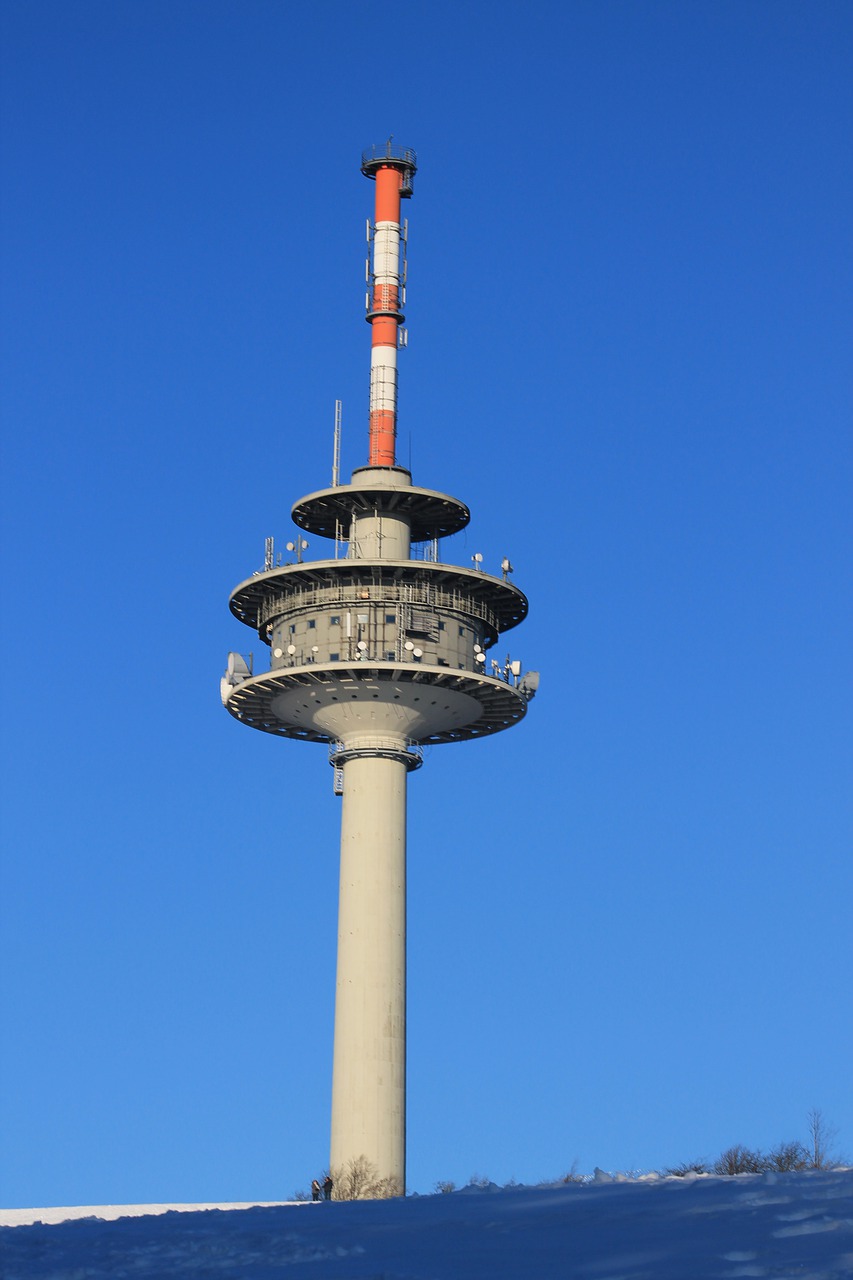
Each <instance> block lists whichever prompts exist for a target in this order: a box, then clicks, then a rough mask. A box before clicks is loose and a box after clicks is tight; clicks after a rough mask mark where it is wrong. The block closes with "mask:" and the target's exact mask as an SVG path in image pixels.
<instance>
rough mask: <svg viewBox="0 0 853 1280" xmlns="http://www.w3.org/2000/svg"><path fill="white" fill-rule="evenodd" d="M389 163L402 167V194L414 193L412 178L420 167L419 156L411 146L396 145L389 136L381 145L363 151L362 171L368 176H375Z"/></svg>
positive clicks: (395, 166) (396, 167) (397, 167)
mask: <svg viewBox="0 0 853 1280" xmlns="http://www.w3.org/2000/svg"><path fill="white" fill-rule="evenodd" d="M389 164H391V165H393V166H394V168H395V169H402V171H403V182H402V186H401V187H400V195H401V196H410V195H411V194H412V179H413V178H414V176H415V174H416V173H417V169H418V157H417V156H416V155H415V153H414V151H413V150H412V149H411V147H401V146H399V145H398V146H395V145H394V143H393V142H392V140H391V139H390V138H389V139H388V141H387V142H383V143H381V144H380V145H379V146H374V147H368V148H367V150H366V151H362V153H361V172H362V173H363V174H364V176H365V177H366V178H375V177H376V170H377V169H382V168H384V167H387V166H388V165H389Z"/></svg>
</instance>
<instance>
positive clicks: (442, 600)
mask: <svg viewBox="0 0 853 1280" xmlns="http://www.w3.org/2000/svg"><path fill="white" fill-rule="evenodd" d="M365 593H368V594H367V595H365ZM371 604H373V605H378V606H380V607H382V606H385V605H390V604H412V605H421V606H426V607H427V608H435V609H446V610H447V611H449V612H451V613H459V614H461V615H462V616H464V617H468V618H477V619H478V620H479V621H480V622H484V623H485V624H486V626H487V627H489V628H490V629H491V630H493V631H496V632H497V631H499V630H500V627H499V622H498V617H497V614H496V613H495V612H494V610H493V609H490V608H489V607H488V605H487V604H485V603H484V602H483V601H482V600H477V599H476V598H475V597H474V596H471V595H469V594H468V593H467V592H463V591H459V590H456V589H454V590H452V591H447V590H445V588H443V587H437V586H435V585H433V584H431V583H411V582H397V583H395V582H387V583H382V584H381V585H377V584H369V583H358V584H356V585H352V586H344V585H343V584H340V585H337V586H332V587H319V586H311V587H303V586H298V587H294V588H293V589H292V590H290V591H287V592H286V593H282V594H281V595H279V596H274V597H273V598H272V599H270V598H265V599H263V600H262V601H261V603H260V605H259V607H258V626H259V627H262V626H264V625H265V624H266V623H268V622H270V621H272V620H273V619H275V618H281V617H284V616H285V615H290V614H294V613H301V612H304V611H306V610H309V609H318V608H325V607H330V606H332V605H340V606H344V607H350V608H353V609H356V608H358V609H360V610H363V609H365V608H367V607H368V606H369V605H371Z"/></svg>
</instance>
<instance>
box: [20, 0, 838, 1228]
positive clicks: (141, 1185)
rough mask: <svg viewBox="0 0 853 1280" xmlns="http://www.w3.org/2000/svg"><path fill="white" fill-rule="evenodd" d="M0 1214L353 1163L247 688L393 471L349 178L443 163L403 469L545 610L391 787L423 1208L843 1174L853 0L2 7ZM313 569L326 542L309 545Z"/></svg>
mask: <svg viewBox="0 0 853 1280" xmlns="http://www.w3.org/2000/svg"><path fill="white" fill-rule="evenodd" d="M3 24H4V29H3V44H4V49H5V51H4V55H3V56H4V67H3V75H2V96H3V100H2V108H3V124H2V149H3V150H2V164H3V171H4V187H5V194H4V198H3V209H2V217H3V227H2V234H3V265H2V272H3V277H2V308H3V312H2V324H3V334H2V336H3V406H2V410H3V436H4V463H3V492H4V513H3V522H4V546H5V550H4V557H5V581H6V584H7V585H6V589H5V593H4V602H3V603H4V608H3V628H4V630H3V636H4V652H5V654H6V661H7V664H8V669H7V675H6V679H5V688H6V693H5V697H4V702H5V715H4V733H3V760H2V778H3V786H4V792H5V798H4V828H5V830H4V846H5V852H4V860H3V870H2V877H3V882H2V917H3V918H2V952H0V960H2V974H3V976H2V985H0V998H2V1013H1V1014H0V1026H2V1036H3V1039H4V1042H5V1043H4V1049H3V1054H2V1066H0V1107H2V1127H3V1134H4V1147H5V1168H4V1171H3V1179H2V1183H0V1202H2V1203H4V1204H5V1205H7V1206H14V1205H33V1204H74V1203H78V1204H79V1203H83V1204H86V1203H89V1204H92V1203H95V1204H97V1203H108V1202H113V1203H122V1202H146V1201H167V1202H168V1201H180V1200H192V1201H206V1200H216V1199H228V1200H241V1199H250V1198H255V1197H258V1198H269V1199H274V1198H278V1197H280V1196H287V1195H289V1194H290V1193H291V1192H292V1191H293V1190H294V1189H295V1188H298V1187H304V1186H306V1185H307V1183H308V1182H309V1181H310V1178H311V1177H312V1176H314V1174H315V1173H316V1172H317V1171H319V1170H320V1169H322V1168H323V1166H324V1164H325V1162H326V1159H327V1152H328V1123H329V1099H330V1077H331V1044H332V1016H333V992H334V963H335V924H336V922H335V914H336V899H337V884H336V877H337V841H338V823H339V804H338V801H337V800H336V799H335V798H334V796H333V794H332V779H331V771H330V769H329V767H328V765H327V763H326V760H325V753H324V751H323V750H322V748H319V747H313V746H310V745H302V744H292V743H286V742H281V741H277V740H275V739H273V738H269V737H267V735H264V734H259V733H252V732H250V731H248V730H246V729H244V728H243V727H242V726H240V725H238V724H236V723H235V722H234V721H233V720H232V719H231V717H229V716H228V715H227V714H226V713H225V712H224V711H223V709H222V707H221V706H220V703H219V693H218V682H219V677H220V674H221V672H222V670H223V667H224V662H225V656H226V653H227V651H228V650H229V649H242V650H244V651H245V650H248V649H249V648H252V647H254V649H255V650H256V652H257V650H258V648H259V645H258V641H257V638H255V643H254V646H253V645H252V635H251V633H250V632H248V631H246V630H245V629H244V628H242V627H241V626H240V625H239V624H238V623H237V622H236V621H235V620H234V619H233V618H232V617H231V615H230V613H229V611H228V606H227V601H228V595H229V592H230V591H231V589H232V587H233V586H234V585H235V584H236V583H237V582H238V581H240V580H242V579H243V578H245V577H246V576H248V575H249V574H250V573H251V572H252V570H253V569H255V568H258V567H259V566H260V564H261V563H262V559H263V542H264V538H265V537H266V536H267V535H269V534H273V535H275V536H276V538H278V539H285V538H286V537H287V536H288V535H289V534H290V533H291V532H292V531H293V530H292V526H291V524H290V520H289V511H290V506H291V503H292V502H293V501H294V500H295V499H296V498H297V497H300V496H301V495H303V494H305V493H308V492H310V491H312V490H314V489H317V488H321V487H323V486H324V485H326V484H327V483H328V481H329V478H330V470H331V455H332V425H333V413H334V401H335V399H336V398H340V399H342V400H343V403H344V440H343V462H344V467H345V468H346V469H350V468H352V467H353V466H357V465H361V464H362V463H363V462H364V461H365V460H366V424H367V382H368V367H369V331H368V328H367V326H366V325H365V324H364V320H363V318H362V317H363V310H362V308H363V287H364V286H363V280H364V277H363V259H364V222H365V219H366V218H367V217H368V216H369V215H370V213H371V198H372V186H371V185H370V184H369V183H367V182H366V181H365V180H364V178H363V177H362V176H361V175H360V173H359V158H360V153H361V149H362V148H363V147H364V146H366V145H369V144H370V143H373V142H381V141H383V140H384V139H385V138H386V137H387V136H388V135H389V133H393V134H394V137H395V139H396V140H398V141H399V142H401V143H402V144H404V145H408V146H412V147H414V148H415V149H416V150H417V152H418V157H419V165H420V168H419V172H418V175H417V178H416V183H415V195H414V198H413V200H412V201H411V202H410V204H409V205H408V206H407V209H406V213H407V215H408V217H409V223H410V237H409V305H408V309H407V315H408V328H409V333H410V345H409V349H408V351H407V352H406V353H405V355H404V356H403V357H402V360H401V365H402V369H401V396H400V442H401V447H400V453H401V456H402V460H403V461H408V459H409V457H411V463H412V469H413V472H414V476H415V480H416V482H417V483H419V484H422V485H425V486H427V487H432V488H438V489H443V490H445V491H447V492H449V493H452V494H454V495H455V496H457V497H459V498H461V499H462V500H464V501H466V502H467V503H468V504H469V506H470V507H471V509H472V515H473V518H472V523H471V526H470V528H469V529H468V530H467V531H466V532H465V533H464V534H460V535H459V536H458V537H457V538H455V539H453V540H449V541H448V542H447V543H446V544H444V547H443V557H444V558H445V559H447V560H449V561H451V562H452V561H456V562H458V563H461V564H468V563H469V562H470V556H471V555H472V554H473V553H474V552H475V551H481V552H482V553H483V555H484V567H485V568H487V569H489V568H492V570H493V571H495V570H497V566H498V565H499V563H500V559H501V557H502V556H503V555H505V554H506V555H509V556H510V558H511V559H512V561H513V564H514V565H515V570H516V572H515V581H516V582H517V584H518V585H519V586H520V587H521V588H522V590H524V591H525V592H526V593H527V594H528V596H529V598H530V606H531V607H530V616H529V619H528V620H527V621H526V622H525V624H524V626H523V628H521V629H520V630H519V631H518V632H517V633H516V634H515V635H514V636H513V637H512V644H511V648H512V650H513V653H514V655H517V656H519V657H521V658H522V660H523V662H524V664H525V666H526V667H534V668H538V669H539V670H541V672H542V685H541V690H540V694H539V696H538V697H537V698H536V700H535V701H534V702H533V704H532V705H531V708H530V713H529V715H528V717H527V719H526V720H525V721H524V722H523V724H522V725H521V726H519V727H518V728H516V729H513V730H512V731H511V732H509V733H505V734H501V735H498V736H496V737H495V738H494V739H492V740H490V741H484V742H481V743H477V744H474V743H472V744H470V745H466V746H458V745H454V746H449V747H443V748H435V749H433V750H432V751H431V752H429V753H428V759H427V763H426V767H425V768H424V769H423V770H422V771H421V772H420V773H419V774H417V775H415V776H414V777H413V778H412V779H411V781H410V787H409V797H410V809H409V874H410V897H409V1181H410V1185H411V1186H412V1187H413V1188H415V1189H417V1190H421V1191H423V1190H429V1189H431V1187H432V1185H433V1184H434V1182H435V1181H436V1180H437V1179H454V1180H455V1181H457V1182H464V1181H466V1180H467V1178H468V1177H469V1176H470V1175H471V1174H472V1173H474V1172H477V1173H480V1174H484V1175H487V1176H489V1177H491V1178H492V1179H493V1180H495V1181H497V1182H505V1181H507V1180H508V1179H510V1178H517V1179H519V1180H521V1181H532V1180H537V1179H540V1178H545V1177H549V1176H554V1175H556V1174H558V1173H560V1172H562V1171H564V1170H565V1169H567V1168H568V1167H570V1166H571V1164H572V1162H573V1161H574V1160H577V1161H578V1164H579V1167H580V1168H581V1169H591V1168H592V1167H593V1165H595V1164H598V1165H600V1166H602V1167H604V1168H611V1169H627V1168H638V1167H639V1168H651V1167H661V1166H662V1165H665V1164H667V1163H674V1162H676V1161H678V1160H681V1159H686V1158H690V1157H693V1156H697V1155H702V1154H705V1155H711V1156H713V1155H715V1154H717V1153H718V1152H719V1151H720V1150H721V1149H722V1148H723V1147H725V1146H727V1145H729V1144H730V1143H733V1142H737V1141H740V1142H745V1143H747V1144H750V1145H770V1144H772V1143H774V1142H775V1141H776V1140H778V1139H782V1138H788V1137H792V1136H795V1135H801V1134H803V1133H804V1131H805V1124H806V1113H807V1111H808V1109H809V1108H810V1107H814V1106H816V1107H820V1108H822V1109H823V1111H824V1113H825V1115H826V1116H827V1118H828V1119H829V1120H830V1121H831V1122H832V1123H833V1124H835V1125H836V1126H837V1127H838V1129H839V1131H840V1132H839V1145H840V1146H842V1147H845V1146H846V1149H847V1151H848V1152H849V1151H850V1150H851V1149H853V1097H851V1092H850V1087H849V1080H850V1062H851V1061H853V1032H852V1031H851V1017H850V990H851V987H853V973H851V968H853V964H852V963H851V960H853V957H851V927H850V921H851V888H853V871H851V860H850V852H851V827H853V823H851V796H850V776H851V755H853V751H851V736H853V735H851V723H853V721H851V696H850V692H851V691H850V660H849V655H850V640H851V631H853V626H851V605H850V599H851V597H850V585H851V584H850V549H851V536H850V535H851V520H850V513H849V494H850V481H851V470H853V468H851V445H850V419H851V401H853V396H851V360H850V351H851V345H850V339H851V327H853V326H851V303H850V299H851V255H850V235H849V231H850V228H849V217H850V208H851V204H852V203H853V181H851V154H853V148H851V147H850V136H851V116H853V101H851V99H853V92H851V87H850V77H849V66H850V62H851V52H853V50H851V44H853V40H851V34H853V30H851V29H853V11H851V9H850V6H849V5H848V4H846V3H838V4H835V3H813V4H809V5H804V4H791V3H786V2H785V0H774V2H773V3H754V2H747V3H714V4H709V3H703V2H701V0H699V2H697V3H691V4H677V3H642V4H641V3H621V2H613V0H599V2H597V3H591V2H584V3H576V2H572V3H568V4H559V5H558V4H551V3H539V4H532V5H510V4H506V3H503V4H501V3H498V4H490V5H485V4H480V3H468V4H465V3H463V4H448V3H444V2H443V0H440V2H439V3H433V4H430V5H426V4H423V3H415V4H411V5H407V6H404V7H402V8H398V9H382V8H376V7H374V8H373V9H371V8H370V7H369V6H367V7H366V6H361V5H350V4H344V3H338V2H333V3H323V4H316V5H310V6H306V5H295V4H290V3H257V2H252V0H248V2H245V0H244V2H241V3H239V4H237V3H222V2H216V0H213V2H211V0H206V2H205V3H203V4H202V3H190V2H185V3H178V4H173V3H162V2H161V0H152V2H149V3H146V4H134V3H125V2H121V0H119V2H113V3H100V2H92V0H88V2H83V3H80V4H76V5H68V4H65V3H45V2H42V0H35V2H33V3H26V4H25V3H19V2H11V3H7V4H6V5H5V6H4V14H3ZM313 541H314V542H315V544H316V545H312V546H311V547H310V549H309V552H308V555H309V556H313V555H317V556H322V555H323V554H325V551H324V547H323V546H322V545H321V541H320V539H315V540H313Z"/></svg>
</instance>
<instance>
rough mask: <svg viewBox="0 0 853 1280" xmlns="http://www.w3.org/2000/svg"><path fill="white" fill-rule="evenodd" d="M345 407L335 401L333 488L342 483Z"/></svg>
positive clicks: (338, 401)
mask: <svg viewBox="0 0 853 1280" xmlns="http://www.w3.org/2000/svg"><path fill="white" fill-rule="evenodd" d="M342 411H343V405H342V404H341V401H340V400H336V401H335V447H334V449H333V451H332V488H333V489H334V488H336V487H337V485H339V484H340V483H341V417H342Z"/></svg>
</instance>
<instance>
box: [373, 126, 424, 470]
mask: <svg viewBox="0 0 853 1280" xmlns="http://www.w3.org/2000/svg"><path fill="white" fill-rule="evenodd" d="M416 168H417V165H416V158H415V153H414V151H410V150H408V149H407V148H403V147H395V146H393V144H392V142H391V140H390V139H389V141H388V142H387V143H386V145H385V147H384V148H374V149H373V150H371V151H367V152H365V153H364V154H363V155H362V159H361V171H362V173H363V174H365V175H366V176H367V177H368V178H372V179H373V180H374V181H375V183H376V206H375V213H374V220H373V226H372V227H369V228H368V239H369V240H370V242H371V249H372V252H371V257H370V258H369V259H368V294H367V321H368V323H369V324H370V327H371V356H370V440H369V450H368V465H369V466H371V467H393V466H394V465H395V464H396V440H397V350H398V348H399V346H400V336H401V331H400V326H401V325H402V323H403V321H404V320H405V316H404V315H403V310H402V307H403V302H404V300H405V278H404V272H405V258H404V244H403V227H402V224H401V221H400V201H401V200H402V199H404V198H406V197H408V196H410V195H411V194H412V179H413V177H414V175H415V170H416Z"/></svg>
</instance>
